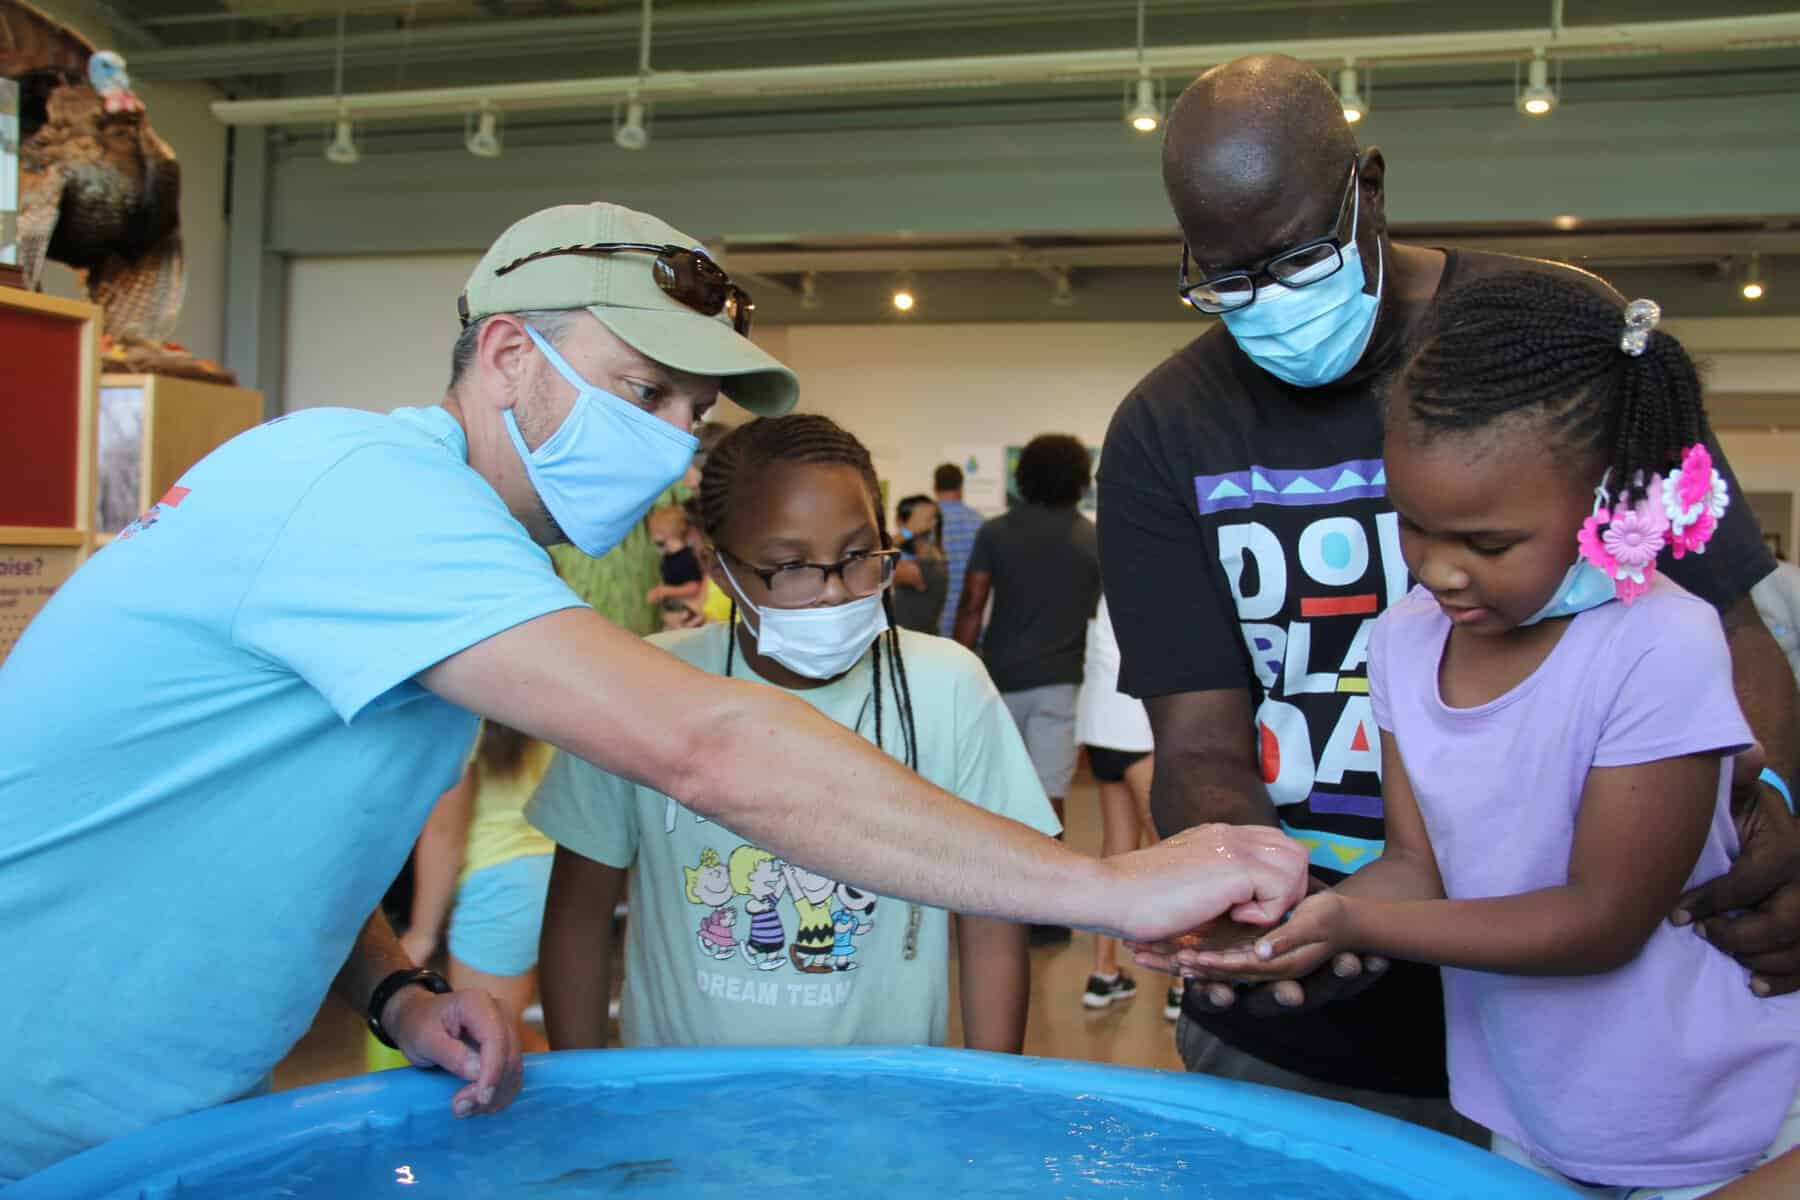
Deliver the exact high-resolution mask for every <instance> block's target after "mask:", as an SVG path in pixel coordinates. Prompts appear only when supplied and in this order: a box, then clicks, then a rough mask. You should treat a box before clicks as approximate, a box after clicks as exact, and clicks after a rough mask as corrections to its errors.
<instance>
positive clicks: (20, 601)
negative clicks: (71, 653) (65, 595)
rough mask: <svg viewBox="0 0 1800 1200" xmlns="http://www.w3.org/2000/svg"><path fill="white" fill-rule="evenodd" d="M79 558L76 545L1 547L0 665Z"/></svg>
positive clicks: (71, 573) (73, 570)
mask: <svg viewBox="0 0 1800 1200" xmlns="http://www.w3.org/2000/svg"><path fill="white" fill-rule="evenodd" d="M80 557H81V552H80V550H78V549H77V548H76V547H74V546H9V545H0V663H3V662H5V661H6V656H7V655H8V654H10V653H12V648H13V643H14V642H16V641H18V640H19V635H20V634H22V633H24V632H25V627H26V626H27V625H29V624H31V619H32V618H33V617H35V616H37V615H38V612H39V611H40V610H41V609H42V608H43V607H44V605H45V604H47V603H48V602H49V600H50V596H51V594H52V593H53V592H55V591H56V589H57V588H59V587H61V586H62V584H63V582H64V581H65V580H67V579H68V578H69V576H70V575H73V574H74V573H75V567H76V566H77V565H78V563H79V561H80Z"/></svg>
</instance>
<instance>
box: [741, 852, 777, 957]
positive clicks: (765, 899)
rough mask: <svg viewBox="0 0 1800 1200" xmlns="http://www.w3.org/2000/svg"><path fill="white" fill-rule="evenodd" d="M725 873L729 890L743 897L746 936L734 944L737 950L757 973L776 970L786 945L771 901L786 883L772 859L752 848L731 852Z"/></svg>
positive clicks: (773, 900)
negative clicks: (747, 931)
mask: <svg viewBox="0 0 1800 1200" xmlns="http://www.w3.org/2000/svg"><path fill="white" fill-rule="evenodd" d="M728 870H729V874H730V879H731V890H732V891H733V892H735V893H736V894H737V895H739V896H743V897H745V900H744V914H745V915H746V916H748V917H749V918H750V932H749V936H747V937H746V938H745V939H744V940H743V941H741V942H739V943H738V948H739V949H740V950H741V951H743V955H744V958H745V960H746V961H747V962H749V963H750V964H751V965H752V966H754V967H755V968H756V969H757V970H759V971H773V970H776V969H778V968H779V967H780V966H781V963H782V955H781V952H782V950H783V949H785V948H786V946H787V930H786V929H785V928H784V927H783V926H782V924H781V914H780V913H779V912H777V911H775V902H776V901H777V900H779V899H781V895H782V893H783V892H784V891H785V890H786V889H787V880H786V878H785V877H784V875H783V873H782V870H781V868H780V866H778V865H777V863H776V861H775V856H774V855H773V854H770V853H769V852H768V851H767V850H759V849H757V848H756V847H755V846H739V847H738V848H737V849H736V850H733V851H732V852H731V861H730V863H729V864H728Z"/></svg>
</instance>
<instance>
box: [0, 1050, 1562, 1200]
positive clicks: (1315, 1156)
mask: <svg viewBox="0 0 1800 1200" xmlns="http://www.w3.org/2000/svg"><path fill="white" fill-rule="evenodd" d="M772 1072H773V1073H779V1074H785V1075H792V1076H796V1077H819V1076H826V1075H871V1074H876V1075H884V1076H890V1077H898V1078H908V1077H910V1078H915V1079H918V1078H925V1079H934V1080H963V1081H966V1082H968V1083H971V1084H976V1085H981V1086H986V1087H1000V1088H1007V1087H1015V1088H1019V1089H1021V1090H1028V1091H1031V1092H1034V1093H1037V1094H1046V1093H1054V1094H1062V1095H1074V1096H1094V1097H1096V1098H1100V1099H1103V1100H1105V1101H1106V1102H1108V1103H1114V1104H1119V1105H1122V1106H1125V1107H1127V1108H1130V1109H1133V1110H1136V1111H1138V1112H1143V1113H1151V1114H1155V1113H1163V1114H1167V1115H1168V1116H1170V1117H1172V1118H1175V1119H1179V1120H1181V1121H1183V1122H1184V1123H1186V1124H1190V1125H1205V1126H1207V1127H1210V1128H1213V1129H1216V1130H1218V1131H1219V1132H1220V1133H1222V1134H1224V1135H1226V1136H1227V1137H1231V1138H1234V1139H1237V1140H1240V1141H1242V1140H1254V1139H1258V1138H1266V1137H1268V1136H1270V1135H1278V1136H1280V1137H1281V1138H1283V1139H1285V1140H1286V1141H1287V1143H1288V1145H1287V1146H1286V1147H1284V1150H1285V1151H1286V1152H1288V1153H1289V1154H1290V1157H1303V1158H1306V1159H1310V1160H1313V1161H1319V1162H1321V1163H1322V1165H1324V1166H1327V1167H1329V1168H1331V1169H1333V1170H1336V1171H1340V1172H1343V1173H1345V1174H1349V1175H1352V1176H1360V1177H1363V1178H1368V1179H1372V1180H1375V1181H1377V1182H1383V1183H1388V1184H1389V1185H1390V1186H1399V1187H1402V1188H1405V1187H1412V1188H1414V1190H1418V1189H1419V1187H1420V1186H1423V1187H1427V1188H1431V1187H1435V1188H1439V1189H1443V1190H1441V1191H1437V1192H1435V1193H1434V1192H1425V1191H1421V1192H1420V1194H1422V1195H1423V1194H1434V1195H1442V1196H1445V1197H1451V1196H1457V1197H1467V1198H1468V1200H1485V1198H1487V1197H1495V1198H1498V1197H1518V1198H1520V1200H1537V1198H1539V1197H1541V1198H1542V1200H1559V1198H1560V1200H1566V1198H1567V1196H1568V1194H1569V1193H1568V1192H1567V1191H1566V1190H1565V1189H1563V1188H1562V1187H1560V1186H1559V1185H1557V1184H1555V1183H1554V1182H1552V1181H1551V1180H1549V1179H1547V1178H1545V1177H1543V1176H1540V1175H1536V1174H1534V1173H1532V1172H1530V1171H1528V1170H1526V1169H1525V1168H1523V1167H1520V1166H1518V1165H1516V1164H1514V1163H1511V1162H1508V1161H1506V1160H1505V1159H1502V1158H1500V1157H1499V1156H1497V1155H1494V1154H1490V1153H1488V1152H1487V1151H1485V1150H1482V1149H1479V1148H1478V1147H1475V1146H1472V1145H1469V1144H1468V1143H1466V1142H1461V1141H1457V1140H1456V1139H1454V1138H1450V1137H1447V1136H1445V1135H1443V1134H1439V1133H1436V1132H1434V1131H1432V1130H1429V1129H1424V1128H1422V1127H1419V1126H1414V1125H1408V1124H1406V1123H1404V1122H1401V1121H1397V1120H1393V1119H1391V1118H1387V1117H1382V1116H1379V1115H1377V1114H1374V1113H1369V1112H1365V1111H1364V1110H1362V1109H1359V1108H1355V1107H1353V1106H1351V1105H1348V1104H1340V1103H1338V1102H1336V1101H1331V1100H1323V1099H1320V1098H1318V1097H1314V1096H1306V1095H1302V1094H1300V1093H1297V1092H1288V1091H1282V1090H1279V1089H1275V1088H1267V1087H1262V1086H1259V1085H1256V1084H1248V1083H1240V1082H1237V1081H1234V1080H1224V1079H1217V1078H1214V1077H1211V1076H1207V1075H1196V1074H1183V1073H1179V1072H1172V1071H1161V1070H1153V1069H1146V1068H1138V1067H1119V1066H1112V1065H1109V1064H1101V1063H1089V1062H1079V1061H1074V1060H1068V1059H1050V1058H1031V1057H1026V1056H1023V1055H1007V1054H989V1053H983V1052H979V1051H971V1050H960V1049H949V1048H935V1047H899V1048H867V1047H829V1048H823V1047H821V1048H813V1047H808V1048H764V1047H756V1048H735V1047H734V1048H706V1049H670V1050H581V1051H560V1052H553V1053H547V1054H532V1055H527V1056H526V1059H525V1085H524V1089H523V1091H522V1092H521V1093H520V1100H529V1098H530V1097H531V1096H532V1095H533V1094H534V1093H538V1092H550V1091H562V1090H565V1089H569V1088H625V1087H631V1086H636V1085H661V1084H669V1083H682V1082H694V1081H702V1080H707V1079H716V1078H718V1077H720V1076H742V1075H747V1074H752V1073H755V1074H760V1075H763V1076H765V1077H766V1076H767V1075H768V1074H770V1073H772ZM460 1085H461V1081H460V1080H456V1079H454V1078H453V1077H452V1076H449V1075H447V1074H445V1073H443V1072H440V1071H424V1070H418V1069H416V1068H410V1067H408V1068H399V1069H395V1070H389V1071H378V1072H375V1073H373V1074H369V1075H357V1076H352V1077H349V1078H346V1079H339V1080H332V1081H329V1082H325V1083H319V1084H314V1085H311V1086H309V1087H305V1088H298V1089H295V1090H293V1091H287V1092H277V1093H274V1094H272V1095H266V1096H260V1097H257V1098H255V1099H250V1100H240V1101H237V1102H235V1103H232V1104H226V1105H220V1106H218V1107H216V1108H211V1109H205V1110H202V1111H200V1112H195V1113H189V1114H187V1115H186V1116H181V1117H176V1118H174V1119H172V1120H169V1121H165V1122H162V1123H161V1124H158V1125H152V1126H149V1127H147V1128H144V1129H140V1130H137V1131H135V1132H133V1133H130V1134H126V1135H125V1136H123V1137H120V1138H116V1139H114V1140H113V1141H110V1142H105V1143H102V1144H101V1145H99V1146H95V1147H93V1148H91V1149H89V1150H86V1151H84V1152H82V1153H81V1154H78V1155H75V1156H73V1157H71V1158H67V1159H64V1160H63V1161H62V1162H60V1163H57V1164H55V1165H54V1166H51V1167H49V1168H46V1169H45V1170H43V1171H40V1172H38V1173H37V1174H34V1175H30V1176H27V1177H26V1178H24V1179H22V1180H20V1181H18V1182H17V1183H15V1184H13V1185H11V1186H10V1187H8V1188H6V1189H4V1196H5V1200H50V1198H52V1197H56V1198H64V1197H71V1196H80V1197H84V1198H88V1197H91V1198H95V1200H98V1198H101V1197H112V1196H115V1195H118V1194H120V1193H121V1192H123V1193H125V1194H136V1193H135V1192H133V1191H132V1189H148V1191H147V1193H146V1194H150V1195H156V1194H160V1193H158V1192H157V1191H156V1190H155V1189H157V1188H159V1187H160V1188H162V1189H171V1188H172V1187H173V1186H174V1184H175V1182H176V1178H175V1177H176V1176H177V1175H179V1174H187V1175H189V1177H190V1178H191V1177H192V1176H193V1175H195V1174H202V1175H203V1174H205V1173H208V1172H214V1171H218V1170H221V1169H226V1168H230V1167H232V1166H233V1165H234V1164H241V1163H246V1162H248V1161H251V1160H254V1159H255V1158H256V1157H259V1156H261V1155H264V1154H267V1153H268V1152H269V1151H270V1150H273V1149H274V1148H276V1147H277V1146H279V1145H281V1144H282V1143H286V1142H290V1141H298V1140H303V1139H308V1138H312V1137H315V1136H318V1135H319V1134H321V1133H322V1132H324V1131H327V1130H330V1129H339V1130H349V1129H353V1128H360V1127H363V1126H371V1127H375V1128H379V1127H381V1126H385V1125H390V1124H399V1123H400V1122H402V1121H404V1120H405V1119H407V1117H408V1116H409V1115H411V1114H413V1113H420V1112H423V1113H427V1114H430V1113H432V1112H433V1111H434V1110H435V1111H436V1113H437V1115H438V1116H439V1117H441V1118H442V1119H444V1120H450V1119H452V1118H451V1117H450V1115H449V1103H450V1097H451V1096H452V1095H453V1094H454V1093H455V1091H456V1089H457V1088H458V1087H459V1086H460ZM520 1100H515V1101H514V1103H515V1104H517V1103H519V1102H520ZM472 1119H474V1120H484V1119H487V1118H480V1117H477V1118H472ZM1319 1151H1323V1153H1319ZM1295 1152H1299V1153H1295ZM1396 1172H1397V1173H1398V1176H1397V1175H1396Z"/></svg>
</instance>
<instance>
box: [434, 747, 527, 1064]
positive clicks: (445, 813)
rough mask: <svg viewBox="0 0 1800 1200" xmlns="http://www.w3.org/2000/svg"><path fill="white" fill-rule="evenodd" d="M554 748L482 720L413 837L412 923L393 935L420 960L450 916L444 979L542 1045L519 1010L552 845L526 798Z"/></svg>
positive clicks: (523, 1043) (524, 1043) (524, 1040)
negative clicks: (451, 780)
mask: <svg viewBox="0 0 1800 1200" xmlns="http://www.w3.org/2000/svg"><path fill="white" fill-rule="evenodd" d="M551 753H552V751H551V748H550V746H548V745H546V744H545V743H543V742H539V741H535V740H533V739H531V738H529V737H526V736H525V735H524V734H522V733H520V732H519V731H518V730H516V729H511V728H508V727H507V726H505V725H500V724H496V723H495V722H493V721H488V722H484V723H483V724H482V727H481V734H480V736H479V737H478V738H477V739H476V742H475V753H474V755H473V756H472V757H471V758H470V760H469V765H468V768H467V769H466V770H465V771H464V772H463V776H462V779H461V780H459V781H458V782H457V784H456V786H455V787H453V788H451V789H450V790H449V791H447V792H445V793H444V795H443V798H442V799H440V800H439V801H438V803H437V807H436V808H434V809H433V810H432V812H431V817H430V818H429V819H428V820H427V821H426V822H425V829H424V832H422V833H421V834H420V835H419V844H418V847H417V849H416V850H415V851H414V858H413V904H412V913H413V920H412V926H411V927H410V928H409V929H408V930H407V931H406V933H405V934H404V935H402V936H401V938H400V944H401V946H402V947H404V948H405V950H406V953H407V956H408V957H409V958H411V959H412V961H413V962H415V963H417V964H418V965H420V966H421V967H423V966H427V965H429V964H430V962H431V959H432V957H433V956H434V955H435V954H436V953H437V950H438V939H439V938H440V937H441V936H442V934H443V931H444V922H445V918H446V917H448V918H449V923H450V937H449V952H450V953H449V959H450V964H449V965H450V986H451V987H453V988H458V989H462V988H477V989H480V990H482V991H485V992H487V993H488V994H489V995H491V996H493V997H494V998H495V999H496V1000H498V1001H499V1002H500V1007H501V1009H502V1010H504V1011H505V1013H506V1015H507V1017H508V1018H509V1019H511V1021H512V1023H513V1024H514V1025H515V1026H517V1027H518V1029H519V1040H520V1045H521V1046H522V1047H523V1048H524V1049H526V1050H543V1049H545V1048H546V1046H545V1044H544V1040H543V1038H542V1037H540V1036H539V1035H538V1033H537V1031H536V1030H535V1029H532V1028H530V1027H529V1026H527V1025H526V1024H525V1023H524V1022H523V1021H522V1020H521V1019H520V1016H521V1014H522V1013H523V1012H524V1011H525V1008H526V1006H527V1005H529V1004H530V1003H531V1000H532V996H533V995H534V994H535V993H536V991H537V953H538V933H539V929H540V926H541V925H542V924H543V919H544V894H545V892H546V891H547V890H548V888H549V886H550V857H551V852H552V851H553V850H554V849H555V847H554V846H553V845H552V844H551V842H550V839H549V838H546V837H545V836H544V835H543V834H541V833H539V832H538V831H537V830H535V829H533V828H532V827H531V826H530V825H529V824H528V823H527V822H526V820H525V802H526V801H527V800H529V799H531V794H532V792H534V791H536V790H537V785H538V781H539V780H541V779H542V778H543V777H544V768H546V767H547V766H549V765H550V756H551ZM452 897H454V904H452Z"/></svg>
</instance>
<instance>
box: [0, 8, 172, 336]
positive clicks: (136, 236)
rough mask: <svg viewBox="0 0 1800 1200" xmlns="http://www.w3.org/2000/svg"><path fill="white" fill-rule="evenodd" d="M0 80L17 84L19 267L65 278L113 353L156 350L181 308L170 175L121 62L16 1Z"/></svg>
mask: <svg viewBox="0 0 1800 1200" xmlns="http://www.w3.org/2000/svg"><path fill="white" fill-rule="evenodd" d="M0 76H4V77H6V78H9V79H14V80H17V81H18V84H19V166H20V173H19V175H20V177H19V260H20V267H21V268H22V270H23V272H24V276H25V285H26V286H27V287H29V288H32V289H34V290H35V289H36V288H37V287H38V286H39V281H40V279H41V278H42V275H43V270H44V260H45V259H46V258H49V259H54V260H55V261H57V262H60V263H64V264H66V265H67V266H70V267H73V268H74V269H75V270H76V271H77V272H78V273H79V274H80V275H81V277H82V279H83V281H84V282H85V284H86V286H87V290H88V295H89V297H90V298H91V299H92V300H93V301H94V303H96V304H98V305H99V306H100V307H101V309H102V310H104V312H105V314H106V317H105V326H104V328H105V332H106V334H107V335H108V336H109V337H110V338H111V339H112V341H113V342H114V343H115V344H125V345H141V344H143V343H149V345H150V346H151V347H161V345H162V343H163V341H164V339H166V338H167V337H168V336H169V334H170V332H171V331H172V330H173V329H174V326H175V314H176V312H177V310H179V309H180V307H181V292H182V263H181V228H180V224H179V220H178V215H177V212H176V201H177V200H178V199H179V197H180V194H181V172H180V169H179V168H178V167H177V165H176V163H175V153H174V151H172V150H171V149H169V146H168V143H166V142H164V141H163V140H162V139H161V138H159V137H157V136H156V134H155V133H154V132H153V131H152V130H151V128H150V123H149V121H148V120H146V119H145V116H144V106H143V104H142V102H141V101H139V100H138V98H137V96H136V95H135V94H134V93H133V92H132V90H131V80H130V79H129V78H128V77H127V76H126V74H125V60H124V59H122V58H120V57H119V56H118V55H117V54H115V53H113V52H112V51H101V52H98V53H96V52H95V50H94V47H93V45H92V44H91V43H90V42H89V41H88V40H87V39H86V38H84V37H82V36H81V35H80V34H78V33H76V32H75V31H74V30H72V29H70V28H69V27H68V26H66V25H63V24H62V23H61V22H59V21H57V20H55V19H53V18H51V17H49V16H47V15H45V14H44V13H41V12H39V11H38V10H37V9H35V8H32V7H31V6H30V5H27V4H23V3H20V2H19V0H0Z"/></svg>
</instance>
